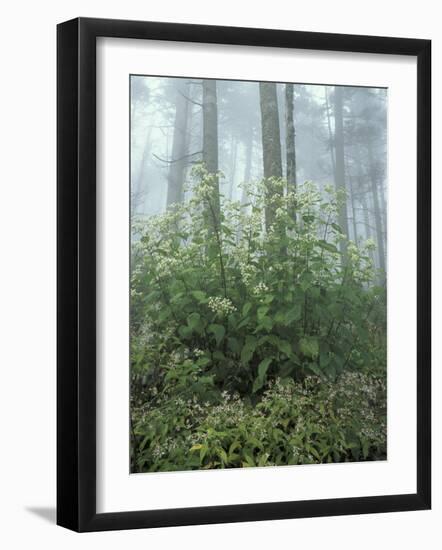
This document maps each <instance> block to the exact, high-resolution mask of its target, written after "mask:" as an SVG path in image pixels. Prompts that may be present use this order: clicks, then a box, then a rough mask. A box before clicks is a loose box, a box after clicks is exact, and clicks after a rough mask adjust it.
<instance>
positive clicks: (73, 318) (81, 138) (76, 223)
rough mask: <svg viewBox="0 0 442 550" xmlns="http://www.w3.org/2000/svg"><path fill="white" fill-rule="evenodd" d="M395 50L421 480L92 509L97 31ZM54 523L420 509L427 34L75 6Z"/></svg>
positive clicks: (426, 461) (61, 56)
mask: <svg viewBox="0 0 442 550" xmlns="http://www.w3.org/2000/svg"><path fill="white" fill-rule="evenodd" d="M97 37H117V38H134V39H151V40H167V41H182V42H197V43H211V44H230V45H247V46H268V47H273V48H281V47H284V48H302V49H310V50H325V51H339V52H360V53H377V54H396V55H405V56H415V57H416V58H417V119H418V120H417V174H416V177H417V357H416V368H417V395H416V399H417V472H416V476H417V477H416V479H417V492H416V493H415V494H397V495H385V496H373V497H360V498H359V497H358V498H336V499H325V500H309V501H293V502H272V503H259V504H241V505H226V506H209V507H198V508H181V509H166V510H139V511H133V512H117V513H97V512H96V473H97V471H96V322H97V317H96V292H97V288H96V252H97V250H96V240H95V234H96V206H97V204H96V39H97ZM57 47H58V59H57V72H58V75H57V93H58V99H57V140H58V146H57V161H58V162H57V164H58V167H57V180H58V185H57V189H58V191H57V193H58V199H57V209H58V218H57V219H58V241H57V255H58V262H57V281H58V290H57V326H58V337H57V348H58V351H57V364H58V367H57V416H58V419H57V438H58V441H57V465H58V466H57V523H58V524H59V525H61V526H64V527H66V528H69V529H72V530H75V531H79V532H82V531H104V530H111V529H134V528H146V527H162V526H176V525H195V524H209V523H224V522H242V521H257V520H274V519H286V518H302V517H318V516H327V515H346V514H367V513H375V512H376V513H377V512H396V511H409V510H425V509H429V508H430V506H431V418H430V411H431V379H430V375H431V368H430V361H431V331H430V322H431V319H430V282H431V281H430V277H431V259H430V254H431V250H430V247H431V241H430V226H431V219H430V215H431V205H430V201H431V181H430V180H431V172H430V165H431V41H429V40H418V39H409V38H387V37H376V36H353V35H338V34H324V33H313V32H295V31H285V30H263V29H255V28H234V27H218V26H203V25H188V24H171V23H159V22H140V21H121V20H108V19H89V18H79V19H74V20H71V21H67V22H64V23H61V24H60V25H58V28H57Z"/></svg>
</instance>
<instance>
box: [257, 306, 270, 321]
mask: <svg viewBox="0 0 442 550" xmlns="http://www.w3.org/2000/svg"><path fill="white" fill-rule="evenodd" d="M269 309H270V308H269V306H261V307H259V308H258V320H259V321H261V320H262V319H263V318H264V317H265V316H266V315H267V312H268V311H269Z"/></svg>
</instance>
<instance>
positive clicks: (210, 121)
mask: <svg viewBox="0 0 442 550" xmlns="http://www.w3.org/2000/svg"><path fill="white" fill-rule="evenodd" d="M203 162H204V165H205V168H206V170H207V171H208V172H209V173H210V174H215V173H216V172H217V171H218V105H217V95H216V80H203ZM213 208H214V211H215V213H216V216H217V217H218V220H219V215H220V198H219V183H218V180H217V181H216V185H215V190H214V197H213Z"/></svg>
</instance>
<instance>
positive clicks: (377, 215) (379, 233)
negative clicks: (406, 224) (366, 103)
mask: <svg viewBox="0 0 442 550" xmlns="http://www.w3.org/2000/svg"><path fill="white" fill-rule="evenodd" d="M367 152H368V164H369V174H370V185H371V196H372V199H373V208H374V221H375V228H376V240H377V244H378V256H379V267H380V269H381V270H382V271H383V272H384V273H385V248H384V236H383V228H382V219H381V209H380V204H379V194H378V186H377V178H376V167H375V164H374V158H373V144H372V143H371V142H370V141H368V143H367ZM382 279H383V280H384V277H383V278H382Z"/></svg>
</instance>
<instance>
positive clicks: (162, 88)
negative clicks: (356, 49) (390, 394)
mask: <svg viewBox="0 0 442 550" xmlns="http://www.w3.org/2000/svg"><path fill="white" fill-rule="evenodd" d="M130 98H131V104H130V159H131V162H130V168H131V174H130V176H131V182H130V183H131V216H130V223H131V227H130V234H131V280H130V293H131V297H130V353H131V357H130V434H131V438H130V464H131V472H132V473H141V472H161V471H183V470H200V469H202V470H209V469H218V468H246V467H264V466H289V465H302V464H323V463H341V462H355V461H375V460H385V459H386V458H387V311H386V303H387V302H386V298H387V297H386V280H387V273H386V257H387V109H388V103H387V101H388V94H387V90H386V89H383V88H364V87H349V86H337V85H318V84H314V85H313V84H293V83H275V82H251V81H233V80H213V79H210V80H209V79H201V78H172V77H154V76H137V75H132V76H131V77H130Z"/></svg>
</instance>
